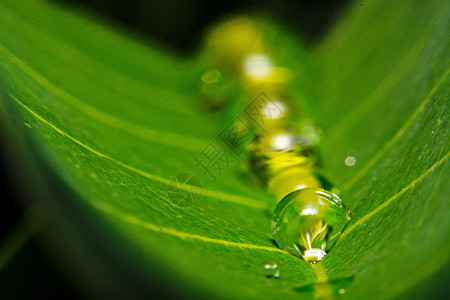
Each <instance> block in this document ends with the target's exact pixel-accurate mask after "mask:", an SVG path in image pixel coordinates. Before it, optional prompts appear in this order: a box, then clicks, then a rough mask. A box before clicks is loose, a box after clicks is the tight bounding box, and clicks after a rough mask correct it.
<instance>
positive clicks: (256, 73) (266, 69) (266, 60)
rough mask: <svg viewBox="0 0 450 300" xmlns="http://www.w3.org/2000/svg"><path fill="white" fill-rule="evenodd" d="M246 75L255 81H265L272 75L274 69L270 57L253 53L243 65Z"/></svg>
mask: <svg viewBox="0 0 450 300" xmlns="http://www.w3.org/2000/svg"><path fill="white" fill-rule="evenodd" d="M242 68H243V69H244V72H245V74H247V75H248V76H250V77H251V78H254V79H263V78H265V77H268V76H270V75H272V73H273V71H274V68H273V64H272V61H271V60H270V57H269V56H267V55H264V54H258V53H253V54H250V55H248V56H247V57H246V58H245V59H244V62H243V63H242Z"/></svg>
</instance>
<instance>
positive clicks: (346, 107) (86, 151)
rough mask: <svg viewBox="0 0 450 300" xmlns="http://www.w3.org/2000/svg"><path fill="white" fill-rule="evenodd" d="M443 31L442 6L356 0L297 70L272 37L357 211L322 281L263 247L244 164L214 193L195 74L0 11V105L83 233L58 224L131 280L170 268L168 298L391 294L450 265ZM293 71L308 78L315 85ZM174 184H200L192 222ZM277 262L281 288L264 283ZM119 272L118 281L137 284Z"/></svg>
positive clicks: (58, 18)
mask: <svg viewBox="0 0 450 300" xmlns="http://www.w3.org/2000/svg"><path fill="white" fill-rule="evenodd" d="M449 21H450V6H449V5H448V4H447V3H446V2H445V1H401V2H394V1H370V2H361V3H354V5H352V8H351V10H350V11H349V12H348V13H347V14H346V15H345V16H344V17H343V19H342V21H341V22H340V23H339V26H337V27H336V28H335V30H333V32H332V33H331V34H330V35H329V36H328V37H327V38H326V39H325V40H324V41H323V42H321V44H320V45H318V46H317V47H311V48H310V49H309V50H308V51H309V53H308V58H307V59H306V58H304V57H305V54H304V50H302V49H301V48H300V46H299V45H300V44H297V43H296V42H295V41H293V39H292V38H290V37H289V33H287V32H286V31H284V30H283V29H281V28H278V27H276V26H275V25H272V26H273V28H274V31H273V32H272V34H274V36H275V37H276V38H275V39H273V40H272V44H271V47H272V49H280V50H279V51H278V52H277V51H274V52H275V53H274V55H275V56H276V55H277V53H278V55H280V58H279V61H280V63H281V64H284V65H285V66H288V67H289V66H293V68H294V70H296V72H298V73H299V75H297V76H298V77H299V78H302V79H303V80H302V81H301V82H302V85H301V86H299V87H298V89H299V91H300V92H301V93H303V94H305V95H308V98H309V99H311V100H310V102H313V104H314V105H315V106H316V110H317V122H318V123H319V125H320V126H321V127H322V128H323V130H324V133H325V134H324V137H323V143H322V146H321V151H322V152H323V155H322V156H323V158H324V166H325V169H326V170H327V171H328V173H329V175H330V178H331V179H332V180H333V181H335V182H336V184H337V186H338V187H339V188H341V194H342V198H343V199H344V202H345V203H346V204H347V205H348V206H349V207H350V208H351V209H352V211H353V213H354V215H353V220H352V221H351V223H350V224H349V226H348V227H347V229H346V230H345V231H344V233H343V235H342V236H341V238H340V239H339V241H338V243H337V244H336V246H335V247H334V248H333V249H332V251H330V253H329V255H328V256H327V257H326V259H325V260H324V261H323V264H322V263H321V264H319V265H318V266H315V267H312V266H311V265H309V264H307V263H305V262H304V261H302V260H300V259H298V258H295V257H293V256H291V255H289V254H287V253H286V252H284V251H282V250H280V249H278V248H277V247H276V246H275V245H274V244H273V242H272V240H271V233H270V215H271V211H272V209H273V208H274V205H275V204H274V199H273V197H272V196H271V195H270V194H269V193H267V192H265V191H261V190H259V189H258V188H256V187H255V186H253V185H252V184H251V183H249V182H248V180H247V179H246V178H245V176H242V175H239V174H240V173H239V172H238V168H239V166H238V165H237V163H235V164H232V169H231V170H229V171H228V172H226V173H225V174H223V176H221V177H219V178H218V179H217V180H216V181H215V182H213V181H212V180H210V179H209V178H208V177H207V175H204V174H203V172H202V170H201V169H200V168H199V167H198V166H196V161H195V158H196V157H197V156H198V155H199V153H200V151H202V149H204V147H206V146H207V145H208V143H210V141H216V142H217V141H218V139H217V136H218V133H219V132H220V130H221V129H223V127H224V124H218V122H215V121H214V119H213V118H212V117H211V116H208V115H205V114H204V113H203V112H202V111H201V110H200V109H198V108H197V106H196V103H198V101H199V91H198V89H199V88H198V79H199V78H200V75H201V71H202V66H201V64H200V63H199V62H198V61H197V60H195V59H193V60H187V59H181V58H177V56H175V55H174V54H172V53H170V51H168V50H167V49H160V48H158V47H157V46H156V45H148V44H146V43H145V42H142V41H139V40H138V39H137V38H135V39H130V38H129V37H127V36H126V35H127V33H124V32H122V33H121V32H120V30H118V29H107V28H105V27H104V25H101V24H98V23H96V22H95V21H92V20H91V19H88V18H86V17H82V14H81V13H77V12H71V11H69V10H67V9H64V8H60V7H58V6H55V5H54V4H49V3H45V2H40V1H39V2H37V1H20V2H11V1H2V2H1V4H0V28H2V30H0V84H1V87H2V89H3V91H4V92H5V94H7V99H4V101H2V103H3V104H2V106H3V107H5V108H6V107H8V108H7V109H10V111H19V112H20V113H19V115H14V116H13V118H14V119H16V122H17V124H22V123H23V122H25V124H26V127H27V128H28V129H27V131H28V133H27V136H28V139H29V141H30V146H31V147H33V148H32V149H33V152H34V153H35V154H36V157H37V158H38V160H40V161H41V162H42V165H43V166H44V169H46V168H47V169H48V170H47V171H43V173H42V174H43V175H44V176H48V181H49V182H51V181H55V182H57V181H58V180H60V181H62V184H63V185H64V186H67V187H68V189H69V191H70V193H68V194H70V195H68V196H67V199H62V198H58V199H57V201H56V205H58V206H60V207H62V209H61V210H60V212H61V216H64V217H61V216H55V219H57V220H59V219H63V218H66V216H67V218H69V217H70V218H73V220H78V222H84V221H86V224H87V225H86V224H79V223H77V224H73V223H70V220H68V221H67V222H68V223H69V224H71V225H70V226H72V227H71V228H72V229H73V228H75V229H73V230H74V231H77V232H78V233H77V234H79V235H80V236H81V239H83V237H84V236H91V238H90V239H86V238H85V239H84V242H85V243H88V245H89V246H91V247H92V244H95V245H98V246H99V247H103V251H104V252H106V253H110V254H111V253H115V255H114V256H113V257H114V259H119V260H121V261H122V263H123V264H125V266H122V269H126V270H127V272H129V273H133V274H135V275H136V274H138V277H140V278H141V279H142V278H144V279H145V278H146V277H148V278H150V277H151V278H155V277H158V276H155V274H154V273H155V272H159V271H161V270H163V269H165V271H161V277H162V278H164V280H167V284H168V286H172V287H178V288H180V289H182V290H183V292H184V293H187V294H191V295H197V296H209V297H210V296H211V295H218V296H221V297H227V298H250V297H253V298H261V297H265V298H299V297H302V296H303V297H307V298H310V297H313V296H314V295H316V296H321V297H325V298H326V297H328V295H329V293H330V292H336V291H338V290H342V289H345V295H346V296H347V297H348V298H350V299H361V298H367V297H369V298H370V297H374V295H376V297H377V298H390V297H399V296H400V295H402V294H403V293H404V292H405V291H407V290H408V289H411V288H414V287H415V286H417V284H418V283H420V281H421V280H422V279H424V278H427V277H429V276H431V275H432V274H434V273H435V272H436V271H437V270H438V269H440V268H441V267H442V266H443V265H444V264H445V263H446V262H447V260H448V252H449V251H448V250H449V243H448V240H447V239H445V236H446V235H447V233H448V228H449V225H450V224H449V214H448V211H449V205H448V201H447V199H446V196H445V195H446V194H447V192H448V188H447V186H446V184H445V183H446V181H447V174H448V173H449V172H448V162H447V160H448V156H449V155H448V140H447V130H448V109H447V102H448V94H449V79H448V64H449V48H448V46H449V43H448V36H449V28H450V26H449ZM299 57H302V63H303V62H304V63H305V64H308V61H307V60H309V63H310V64H311V65H312V66H314V68H313V69H312V70H310V69H308V72H311V74H310V76H305V73H302V72H304V70H302V67H301V66H300V67H297V66H298V59H299ZM290 60H293V62H292V64H290V63H289V61H290ZM347 156H354V157H355V158H356V164H355V165H354V166H352V167H349V166H346V165H345V163H344V161H345V158H346V157H347ZM230 157H232V156H231V154H230ZM182 172H188V173H194V174H196V175H197V176H198V177H199V178H200V181H201V184H202V192H201V198H200V199H199V200H198V201H197V202H196V203H195V205H193V206H189V207H185V208H183V207H178V206H174V205H173V204H172V202H171V200H170V199H169V197H168V196H167V187H168V185H169V186H170V185H171V184H173V183H170V180H171V178H172V177H173V176H174V175H176V174H178V173H182ZM51 174H54V175H55V176H53V177H52V175H51ZM55 177H56V179H55ZM185 189H186V188H185ZM66 195H67V193H66ZM65 206H69V207H71V209H69V210H70V212H68V209H67V207H65ZM88 225H89V226H88ZM61 226H62V225H61ZM96 226H98V227H102V226H103V227H105V228H108V229H104V230H103V229H102V230H100V229H96ZM103 227H102V228H103ZM59 234H60V235H64V234H67V232H64V231H62V232H59ZM74 239H75V238H74ZM77 249H78V248H76V249H73V251H69V250H68V252H69V253H70V255H74V257H75V256H76V255H77V253H76V252H77V251H78V250H77ZM78 255H87V254H80V253H78ZM86 261H87V259H86ZM91 261H92V260H91ZM90 263H91V262H90ZM90 263H86V265H87V268H88V269H89V264H90ZM273 263H276V264H277V265H278V267H279V270H280V279H278V280H276V279H273V278H272V279H269V278H266V276H265V275H266V273H265V269H264V265H265V264H273ZM96 264H97V265H98V264H100V265H101V264H103V265H102V266H101V267H103V268H105V270H106V269H107V266H104V261H103V260H101V259H100V260H99V261H95V260H94V261H93V262H92V267H91V269H92V270H94V269H95V268H94V267H93V266H94V265H96ZM119 264H120V262H119ZM86 265H85V266H84V267H86ZM80 268H81V267H80ZM114 270H116V271H117V269H114ZM89 271H90V270H88V272H89ZM125 274H127V273H126V272H125V273H117V274H114V276H116V277H118V278H119V281H120V282H122V283H123V285H124V286H125V287H128V288H130V287H132V286H133V285H132V283H130V281H131V280H130V278H128V277H127V276H126V275H125ZM92 280H94V279H92ZM139 288H145V287H144V286H143V285H142V286H139ZM134 292H136V291H134ZM139 292H149V291H148V290H143V291H139Z"/></svg>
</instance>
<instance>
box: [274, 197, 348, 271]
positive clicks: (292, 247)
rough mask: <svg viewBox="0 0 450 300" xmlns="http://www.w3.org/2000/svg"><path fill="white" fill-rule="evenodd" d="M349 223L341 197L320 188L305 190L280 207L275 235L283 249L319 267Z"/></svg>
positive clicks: (277, 211)
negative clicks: (319, 263)
mask: <svg viewBox="0 0 450 300" xmlns="http://www.w3.org/2000/svg"><path fill="white" fill-rule="evenodd" d="M349 220H350V216H349V214H348V211H347V210H346V208H345V207H344V206H343V204H342V201H341V199H340V198H339V197H338V196H337V195H335V194H333V193H331V192H328V191H326V190H322V189H319V188H304V189H301V190H297V191H294V192H292V193H290V194H288V195H287V196H286V197H284V198H283V199H282V200H281V201H280V202H279V203H278V205H277V207H276V208H275V211H274V215H273V221H272V233H273V237H274V239H275V241H276V243H277V244H278V246H279V247H280V248H281V249H284V250H286V251H288V252H290V253H291V254H293V255H295V256H297V257H300V258H303V259H305V260H306V261H307V262H309V263H316V262H318V261H320V260H321V259H322V258H323V257H324V256H325V255H326V251H327V250H329V249H330V248H331V247H332V246H333V244H334V243H335V242H336V240H337V238H338V237H339V235H340V233H341V232H342V230H343V229H344V227H345V225H346V224H347V223H348V221H349Z"/></svg>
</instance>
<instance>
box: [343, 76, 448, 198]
mask: <svg viewBox="0 0 450 300" xmlns="http://www.w3.org/2000/svg"><path fill="white" fill-rule="evenodd" d="M449 70H450V68H449V69H447V71H446V72H445V73H444V75H443V76H442V77H441V78H440V80H439V81H438V82H437V83H436V84H435V85H434V86H433V88H432V89H431V91H430V92H429V93H428V95H427V96H426V97H425V99H424V100H423V101H422V102H421V103H420V105H419V106H418V107H417V109H416V110H415V111H414V113H413V114H412V115H411V116H410V117H409V119H408V120H407V121H406V122H405V124H403V126H402V127H401V128H400V129H399V130H398V131H397V133H396V134H395V135H394V136H393V137H392V138H391V139H390V140H389V141H388V142H387V143H386V144H385V145H384V146H383V147H382V148H381V149H380V150H379V151H378V152H377V153H376V154H375V155H374V156H373V157H372V159H371V160H369V161H368V162H367V163H366V164H365V165H364V167H362V168H361V169H360V170H359V172H358V173H356V175H355V176H353V177H352V178H351V179H350V180H349V181H348V182H347V183H346V184H345V185H344V186H343V190H348V189H350V188H351V187H352V186H353V185H354V184H355V183H356V182H358V180H360V179H361V178H362V177H363V176H364V175H365V174H366V173H367V172H368V171H369V170H370V168H372V167H373V166H374V165H375V164H376V162H377V161H378V160H379V159H380V158H381V157H383V155H384V154H385V153H386V152H387V151H388V150H389V149H390V148H391V147H392V145H393V144H394V143H395V142H396V141H398V140H399V139H400V138H401V137H402V135H403V134H404V133H405V132H406V130H407V129H408V127H410V126H411V125H412V123H413V122H414V121H415V120H416V119H417V117H418V116H419V115H420V113H421V112H422V111H423V110H424V109H425V106H426V105H427V103H428V102H429V101H430V99H431V97H432V96H433V95H434V93H435V92H436V91H437V90H438V88H439V87H440V86H441V84H442V83H443V82H445V80H446V79H447V78H448V74H449Z"/></svg>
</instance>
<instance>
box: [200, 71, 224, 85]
mask: <svg viewBox="0 0 450 300" xmlns="http://www.w3.org/2000/svg"><path fill="white" fill-rule="evenodd" d="M221 78H222V74H221V73H220V72H219V71H218V70H209V71H206V72H205V73H203V75H202V81H203V82H204V83H206V84H213V83H217V82H218V81H219V80H220V79H221Z"/></svg>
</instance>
